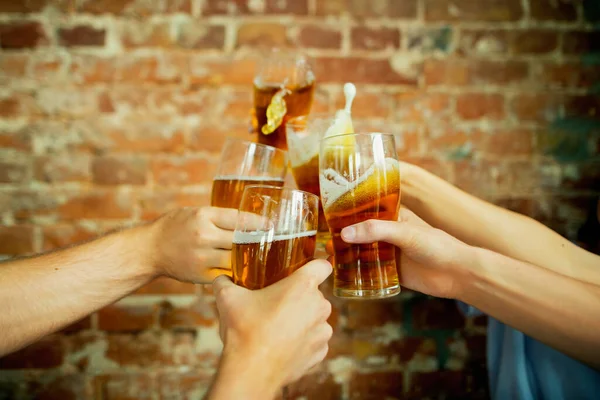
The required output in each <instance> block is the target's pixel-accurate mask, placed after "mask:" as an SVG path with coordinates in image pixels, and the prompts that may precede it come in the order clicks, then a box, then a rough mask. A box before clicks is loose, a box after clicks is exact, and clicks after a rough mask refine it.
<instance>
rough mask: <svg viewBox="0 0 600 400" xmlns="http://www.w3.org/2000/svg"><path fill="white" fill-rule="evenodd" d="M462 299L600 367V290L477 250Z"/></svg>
mask: <svg viewBox="0 0 600 400" xmlns="http://www.w3.org/2000/svg"><path fill="white" fill-rule="evenodd" d="M471 254H472V257H470V260H469V261H468V265H467V271H469V272H468V274H467V277H466V278H465V279H464V282H466V284H465V288H464V290H463V291H462V294H461V296H460V298H459V300H461V301H464V302H466V303H468V304H471V305H473V306H475V307H477V308H478V309H480V310H481V311H483V312H485V313H486V314H488V315H490V316H492V317H494V318H496V319H498V320H500V321H502V322H504V323H505V324H507V325H509V326H511V327H513V328H515V329H517V330H519V331H522V332H524V333H526V334H528V335H530V336H532V337H534V338H535V339H537V340H539V341H541V342H544V343H546V344H548V345H549V346H552V347H554V348H556V349H557V350H559V351H562V352H564V353H565V354H568V355H570V356H572V357H574V358H576V359H579V360H581V361H582V362H585V363H587V364H589V365H591V366H594V367H599V366H600V337H599V336H598V332H600V319H599V318H598V315H600V286H598V285H594V284H590V283H582V282H580V281H577V280H575V279H571V278H568V277H565V276H563V275H560V274H558V273H556V272H554V271H551V270H547V269H544V268H540V267H537V266H535V265H532V264H529V263H524V262H521V261H517V260H514V259H511V258H508V257H505V256H503V255H501V254H497V253H494V252H491V251H489V250H485V249H478V248H473V252H472V253H471Z"/></svg>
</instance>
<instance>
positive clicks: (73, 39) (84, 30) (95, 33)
mask: <svg viewBox="0 0 600 400" xmlns="http://www.w3.org/2000/svg"><path fill="white" fill-rule="evenodd" d="M105 37H106V31H105V30H104V29H96V28H94V27H91V26H87V25H78V26H74V27H71V28H61V29H59V30H58V41H59V43H60V44H61V45H62V46H66V47H73V46H104V40H105Z"/></svg>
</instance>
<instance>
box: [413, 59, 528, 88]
mask: <svg viewBox="0 0 600 400" xmlns="http://www.w3.org/2000/svg"><path fill="white" fill-rule="evenodd" d="M424 74H425V83H426V84H427V85H450V86H465V85H480V84H493V85H516V84H522V83H523V82H524V81H526V79H527V78H528V76H529V67H528V65H527V63H525V62H521V61H506V62H498V61H471V62H468V61H466V60H457V59H446V60H435V59H430V60H427V61H425V64H424Z"/></svg>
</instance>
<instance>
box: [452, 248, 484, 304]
mask: <svg viewBox="0 0 600 400" xmlns="http://www.w3.org/2000/svg"><path fill="white" fill-rule="evenodd" d="M482 250H483V249H481V248H479V247H475V246H470V245H468V244H465V243H463V244H462V246H461V247H460V248H459V249H458V251H457V252H456V253H455V254H456V255H455V257H454V261H453V262H452V266H451V268H452V270H453V271H455V275H456V276H455V282H456V285H454V290H453V291H454V293H453V294H452V298H454V299H456V300H460V301H463V302H466V303H468V301H467V298H468V297H469V293H472V291H473V288H474V287H475V285H476V284H477V282H478V280H479V279H481V276H482V264H481V257H482V254H481V252H482Z"/></svg>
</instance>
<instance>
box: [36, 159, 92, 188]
mask: <svg viewBox="0 0 600 400" xmlns="http://www.w3.org/2000/svg"><path fill="white" fill-rule="evenodd" d="M90 172H91V171H90V157H89V155H87V154H61V155H50V156H39V157H36V159H35V162H34V175H35V178H36V179H37V180H38V181H42V182H49V183H53V182H89V181H90V180H91V173H90Z"/></svg>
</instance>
